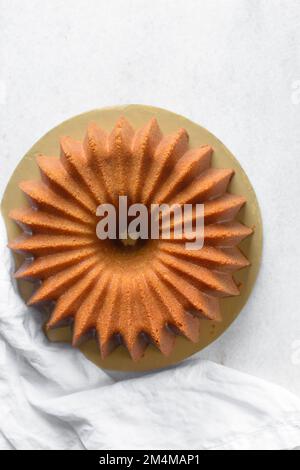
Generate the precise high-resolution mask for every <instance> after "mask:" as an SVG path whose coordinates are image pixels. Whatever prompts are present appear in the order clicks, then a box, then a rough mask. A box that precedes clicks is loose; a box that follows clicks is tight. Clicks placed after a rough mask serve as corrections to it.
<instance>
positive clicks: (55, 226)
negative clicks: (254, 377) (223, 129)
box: [9, 117, 252, 360]
mask: <svg viewBox="0 0 300 470" xmlns="http://www.w3.org/2000/svg"><path fill="white" fill-rule="evenodd" d="M212 153H213V149H212V148H211V147H209V146H203V147H200V148H196V149H190V148H189V145H188V135H187V132H186V131H185V130H184V129H179V130H178V131H177V132H176V133H174V134H172V135H167V136H164V135H162V133H161V131H160V129H159V126H158V124H157V121H156V120H155V119H154V118H153V119H151V120H150V121H149V122H148V123H147V124H146V125H145V126H144V127H143V128H141V129H138V130H136V131H135V130H134V129H133V128H132V127H131V125H130V124H129V123H128V122H127V120H126V119H125V118H123V117H121V118H120V119H119V120H118V122H117V123H116V125H115V127H114V129H113V130H112V132H111V133H110V134H107V133H106V132H105V131H104V130H102V129H101V128H99V127H98V126H97V125H96V124H95V123H92V124H90V125H89V127H88V130H87V134H86V138H85V140H84V142H78V141H74V140H73V139H72V138H70V137H63V138H62V139H61V156H60V158H59V159H58V158H55V157H48V156H45V155H40V156H39V157H38V158H37V163H38V165H39V168H40V171H41V175H42V180H41V181H24V182H22V183H21V184H20V187H21V189H22V191H23V192H24V193H25V194H27V195H28V197H29V198H30V200H31V202H32V203H33V205H34V207H32V208H22V209H16V210H13V211H12V212H11V213H10V217H11V218H12V219H14V220H15V221H17V222H18V223H19V224H21V225H22V226H23V227H24V228H25V231H24V234H23V235H22V236H21V237H20V238H19V239H17V240H15V241H13V242H12V243H10V245H9V246H10V248H11V249H13V250H16V251H21V252H23V253H25V254H27V256H29V255H30V256H32V257H33V259H32V258H31V259H30V260H27V261H26V262H25V263H24V265H23V266H22V267H21V268H20V269H19V271H18V272H17V273H16V277H17V278H18V279H32V280H40V281H41V284H40V287H39V288H38V289H37V291H36V292H35V293H34V295H33V296H32V297H31V299H30V301H29V304H30V305H34V304H39V303H42V302H46V301H47V302H48V301H53V302H54V303H55V307H54V309H53V312H52V315H51V318H50V320H49V322H48V327H49V328H51V327H55V326H59V325H61V324H62V323H63V322H64V321H66V320H67V319H71V320H74V325H73V344H74V345H76V344H78V342H79V341H80V340H82V339H83V338H84V336H85V335H86V334H87V333H88V332H90V331H96V333H97V338H98V340H99V347H100V352H101V355H102V357H106V356H107V355H108V354H109V353H110V352H111V351H112V349H113V348H114V347H115V346H117V345H118V344H119V343H120V340H121V341H122V342H123V343H124V344H125V346H126V347H127V349H128V351H129V353H130V355H131V357H132V359H133V360H138V359H139V358H140V357H141V356H142V355H143V353H144V351H145V349H146V347H147V345H148V344H149V342H152V343H153V344H155V345H156V346H157V347H158V348H159V349H160V351H161V352H162V353H163V354H166V355H167V354H169V353H170V352H171V351H172V349H173V347H174V341H175V338H176V334H182V335H184V336H185V337H187V338H188V339H189V340H191V341H194V342H196V341H197V340H198V337H199V317H201V316H202V317H205V318H207V319H211V320H215V321H216V320H220V309H219V298H220V297H224V296H232V295H238V294H239V289H238V287H237V285H236V283H235V281H234V279H233V277H232V274H233V272H234V271H236V270H238V269H241V268H244V267H246V266H248V265H249V262H248V260H247V259H246V258H245V256H244V255H243V254H242V253H241V251H240V250H239V249H238V248H237V245H238V244H239V242H240V241H241V240H243V239H244V238H245V237H247V236H248V235H250V234H251V233H252V230H251V229H250V228H248V227H246V226H244V225H242V224H241V223H239V222H237V221H235V220H234V219H235V217H236V215H237V213H238V212H239V210H240V208H241V207H242V206H243V205H244V204H245V202H246V201H245V199H244V198H243V197H239V196H236V195H232V194H230V193H228V192H227V187H228V184H229V182H230V179H231V178H232V176H233V171H232V170H230V169H215V168H211V166H210V164H211V156H212ZM120 195H126V196H128V199H129V204H132V203H135V202H138V203H143V204H146V205H148V206H150V204H152V203H159V204H160V203H168V204H173V203H179V204H186V203H204V204H205V212H204V215H205V230H204V235H205V238H204V247H203V248H202V249H201V250H196V251H190V250H186V249H185V245H184V242H185V239H184V238H183V239H182V240H177V239H171V240H162V239H160V240H148V241H146V242H145V243H143V244H137V246H134V247H132V246H125V245H124V244H123V245H122V244H121V243H117V242H116V241H113V240H105V241H104V240H103V241H101V240H99V239H98V238H97V236H96V225H97V223H98V221H99V218H98V217H97V216H96V209H97V207H98V205H99V204H102V203H104V202H109V203H113V204H115V206H116V207H118V197H119V196H120ZM28 230H30V233H29V232H28Z"/></svg>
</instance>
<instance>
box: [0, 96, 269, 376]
mask: <svg viewBox="0 0 300 470" xmlns="http://www.w3.org/2000/svg"><path fill="white" fill-rule="evenodd" d="M120 115H123V116H125V117H126V118H127V119H128V120H129V121H130V123H131V124H132V126H133V127H134V128H138V127H141V126H143V125H144V124H145V123H146V122H147V121H148V120H149V119H150V118H151V117H153V116H155V117H156V118H157V120H158V123H159V125H160V127H161V129H162V131H163V133H170V132H174V131H176V130H177V129H178V128H179V127H183V128H185V129H186V130H187V132H188V134H189V138H190V140H189V142H190V147H198V146H201V145H204V144H209V145H211V146H212V147H213V149H214V154H213V160H212V166H213V167H219V168H232V169H234V170H235V176H234V177H233V179H232V181H231V183H230V187H229V191H230V192H231V193H233V194H237V195H243V196H245V198H246V199H247V204H246V205H245V207H244V208H243V209H242V210H241V211H240V213H239V217H238V220H240V221H241V222H242V223H244V224H245V225H247V226H249V227H252V228H253V229H254V233H253V235H252V236H250V237H248V238H247V239H246V240H244V241H243V242H242V243H241V244H240V245H239V246H240V248H241V249H242V251H243V253H244V254H245V255H246V256H247V258H248V259H249V260H250V262H251V265H250V267H248V268H246V269H242V270H241V271H239V272H238V273H236V274H235V276H234V277H235V279H236V281H237V282H238V284H239V285H240V290H241V293H240V295H239V296H237V297H229V298H225V299H222V300H221V312H222V318H223V320H222V322H221V323H215V322H212V321H208V320H201V323H200V328H201V329H200V339H199V341H198V342H197V343H196V344H194V343H191V342H190V341H188V340H186V339H185V338H183V337H180V336H178V337H177V339H176V346H175V348H174V350H173V352H172V354H171V355H170V356H168V357H165V356H163V355H162V354H161V353H160V352H159V351H158V350H157V349H156V348H155V347H153V346H151V345H150V346H149V347H148V348H147V350H146V352H145V355H144V357H143V358H142V359H140V360H139V361H138V362H133V361H132V359H131V358H130V356H129V354H128V352H127V351H126V349H125V348H124V347H123V346H120V347H118V348H117V349H115V351H113V353H112V354H111V355H110V356H108V357H107V358H106V359H104V360H103V359H101V357H100V354H99V351H98V346H97V343H96V340H95V339H91V340H88V341H87V342H85V343H83V344H82V345H81V346H80V350H81V351H82V352H83V354H84V355H85V356H86V357H87V358H88V359H89V360H90V361H92V362H94V363H95V364H97V366H99V367H101V368H105V369H110V370H118V371H147V370H153V369H159V368H163V367H167V366H170V365H173V364H176V363H178V362H180V361H182V360H184V359H185V358H187V357H189V356H191V355H192V354H195V353H196V352H198V351H201V350H202V349H203V348H205V347H206V346H208V345H209V344H211V343H212V342H213V341H215V340H216V339H217V338H218V337H219V336H220V335H221V334H222V333H224V331H225V330H227V328H228V327H229V326H230V325H231V323H232V322H233V321H234V320H235V318H236V317H237V316H238V315H239V313H240V312H241V310H242V308H243V307H244V305H245V304H246V302H247V300H248V298H249V296H250V294H251V291H252V289H253V287H254V283H255V280H256V278H257V275H258V271H259V265H260V260H261V254H262V220H261V214H260V210H259V206H258V202H257V199H256V195H255V192H254V190H253V188H252V186H251V183H250V181H249V179H248V177H247V175H246V174H245V172H244V171H243V169H242V167H241V166H240V164H239V162H238V161H237V160H236V158H235V157H234V156H233V155H232V154H231V153H230V151H229V150H228V149H227V148H226V147H225V146H224V145H223V144H222V143H221V142H220V141H219V140H218V139H217V138H216V137H215V136H214V135H212V134H211V133H210V132H209V131H207V130H206V129H204V128H203V127H201V126H199V125H198V124H196V123H194V122H192V121H190V120H188V119H186V118H184V117H183V116H180V115H178V114H175V113H172V112H170V111H167V110H164V109H160V108H156V107H152V106H145V105H127V106H115V107H112V108H104V109H96V110H94V111H89V112H86V113H83V114H80V115H79V116H75V117H73V118H71V119H68V120H67V121H65V122H63V123H61V124H60V125H59V126H57V127H55V128H54V129H52V130H51V131H50V132H48V133H47V134H46V135H44V136H43V137H42V138H41V139H40V140H39V141H38V142H36V143H35V144H34V145H33V147H32V148H31V149H30V150H29V152H27V154H26V155H25V156H24V157H23V158H22V160H21V161H20V163H19V164H18V166H17V168H16V169H15V171H14V173H13V175H12V177H11V178H10V181H9V183H8V185H7V188H6V190H5V193H4V197H3V200H2V203H1V211H2V215H3V218H4V220H5V225H6V230H7V237H8V241H11V240H13V239H14V238H16V237H17V236H18V235H19V234H20V232H21V231H20V229H19V227H18V226H17V224H16V223H15V222H13V221H12V220H10V219H9V217H8V214H9V211H10V210H11V209H14V208H17V207H22V206H23V207H24V206H28V201H27V200H26V198H25V196H24V194H23V193H22V192H21V190H20V189H19V187H18V184H19V182H20V181H23V180H27V179H30V180H32V179H40V174H39V170H38V167H37V164H36V156H37V155H39V154H41V153H42V154H45V155H48V156H53V155H59V153H60V150H59V139H60V137H62V136H65V135H69V136H71V137H73V138H75V139H83V137H84V135H85V131H86V128H87V126H88V124H89V123H90V122H91V121H95V122H97V124H98V125H99V126H101V127H103V128H104V129H106V130H107V131H110V130H111V129H112V128H113V126H114V124H115V122H116V121H117V119H118V118H119V116H120ZM14 259H15V264H16V269H17V268H18V267H19V266H20V264H21V263H22V260H23V257H22V256H21V255H19V254H14ZM18 287H19V292H20V295H21V296H22V298H23V299H24V301H26V300H27V299H28V298H29V297H30V295H31V294H32V291H33V285H32V284H30V283H29V282H26V281H18ZM47 336H48V338H49V340H50V341H53V342H69V343H70V340H71V329H70V327H64V328H58V329H55V330H51V331H49V332H47ZM70 347H71V346H70Z"/></svg>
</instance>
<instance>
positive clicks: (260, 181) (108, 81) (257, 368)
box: [0, 0, 300, 394]
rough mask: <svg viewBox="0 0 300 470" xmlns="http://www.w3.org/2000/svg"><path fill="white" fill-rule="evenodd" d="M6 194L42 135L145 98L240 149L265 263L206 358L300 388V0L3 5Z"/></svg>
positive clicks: (0, 101)
mask: <svg viewBox="0 0 300 470" xmlns="http://www.w3.org/2000/svg"><path fill="white" fill-rule="evenodd" d="M0 11H1V13H0V120H1V125H0V146H1V147H0V148H1V157H0V161H1V170H0V193H1V194H2V192H3V190H4V188H5V185H6V183H7V181H8V179H9V177H10V175H11V173H12V171H13V170H14V167H15V166H16V164H17V163H18V161H19V160H20V159H21V157H22V155H23V154H24V153H25V152H26V151H27V150H28V149H29V148H30V147H31V145H32V144H33V143H34V142H35V141H36V140H37V139H38V138H39V137H40V136H41V135H43V134H44V133H45V132H46V131H47V130H49V129H50V128H52V127H53V126H55V125H57V124H58V123H60V122H61V121H63V120H65V119H67V118H68V117H71V116H73V115H75V114H78V113H81V112H83V111H87V110H89V109H93V108H96V107H103V106H110V105H115V104H127V103H141V104H151V105H155V106H160V107H164V108H167V109H170V110H172V111H175V112H178V113H181V114H183V115H185V116H186V117H188V118H190V119H192V120H194V121H196V122H198V123H200V124H201V125H203V126H205V127H206V128H208V129H209V130H210V131H211V132H213V133H214V134H215V135H216V136H218V137H219V138H220V139H221V140H222V141H223V142H224V144H225V145H227V146H228V147H229V148H230V150H231V151H232V152H233V153H234V154H235V155H236V157H237V158H238V159H239V161H240V163H241V164H242V166H243V167H244V169H245V170H246V172H247V174H248V176H249V178H250V180H251V181H252V184H253V186H254V188H255V190H256V192H257V196H258V199H259V202H260V206H261V210H262V215H263V221H264V254H263V263H262V269H261V272H260V275H259V278H258V282H257V284H256V287H255V289H254V291H253V294H252V296H251V299H250V301H249V302H248V304H247V306H246V307H245V308H244V310H243V312H242V313H241V315H240V317H239V318H238V320H237V321H236V322H235V324H234V325H233V326H232V327H231V329H229V331H228V332H227V333H226V334H225V335H224V336H223V337H222V338H221V339H220V340H218V341H217V342H216V343H214V344H213V345H211V346H210V347H209V348H207V349H206V350H205V351H203V352H202V353H200V355H201V357H203V358H207V359H210V360H213V361H216V362H218V363H222V364H225V365H227V366H230V367H233V368H236V369H238V370H241V371H245V372H248V373H250V374H254V375H256V376H259V377H263V378H264V379H267V380H270V381H273V382H276V383H278V384H280V385H283V386H285V387H287V388H288V389H290V390H291V391H294V392H296V393H298V394H300V285H299V284H300V283H299V281H300V243H299V237H300V214H299V202H300V3H299V1H298V0H284V1H283V0H226V1H225V0H206V1H205V0H152V1H151V2H149V1H148V0H126V1H124V0H123V1H122V0H110V1H106V0H88V1H83V0H76V1H74V0H51V1H46V2H42V1H41V0H27V1H26V2H24V1H22V0H0Z"/></svg>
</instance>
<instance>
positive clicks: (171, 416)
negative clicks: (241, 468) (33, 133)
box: [0, 220, 300, 450]
mask: <svg viewBox="0 0 300 470" xmlns="http://www.w3.org/2000/svg"><path fill="white" fill-rule="evenodd" d="M0 243H1V247H0V259H1V261H0V262H1V264H2V266H1V271H0V292H1V299H0V448H2V449H98V450H100V449H189V450H192V449H290V448H294V447H296V446H298V445H300V399H298V398H297V397H296V396H294V395H292V394H291V393H289V392H288V391H286V390H284V389H282V388H280V387H278V386H276V385H272V384H269V383H267V382H264V381H263V380H260V379H257V378H254V377H251V376H249V375H246V374H242V373H240V372H236V371H234V370H232V369H229V368H226V367H223V366H221V365H218V364H214V363H213V362H209V361H202V360H200V359H194V360H193V359H191V360H189V361H186V362H185V363H183V364H181V365H179V366H178V367H174V368H171V369H168V370H163V371H160V372H155V373H152V374H144V375H134V374H131V375H126V374H125V375H124V374H123V375H119V374H110V373H109V372H107V371H103V370H101V369H98V368H97V367H96V366H94V365H93V364H92V363H90V362H89V361H88V360H86V359H85V358H84V356H83V355H82V354H81V353H80V352H79V351H77V350H74V349H72V348H71V347H70V346H68V345H61V344H50V343H49V342H48V341H47V340H46V338H45V337H44V334H43V333H42V330H41V325H42V318H41V314H40V313H38V312H37V311H35V310H34V309H31V308H28V307H26V306H25V305H24V303H23V302H22V300H21V299H20V297H19V295H18V293H17V292H16V289H15V287H14V285H13V283H12V280H11V274H12V270H13V267H12V258H11V255H10V253H9V250H8V249H7V248H6V235H5V232H4V225H3V222H2V220H1V223H0Z"/></svg>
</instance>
